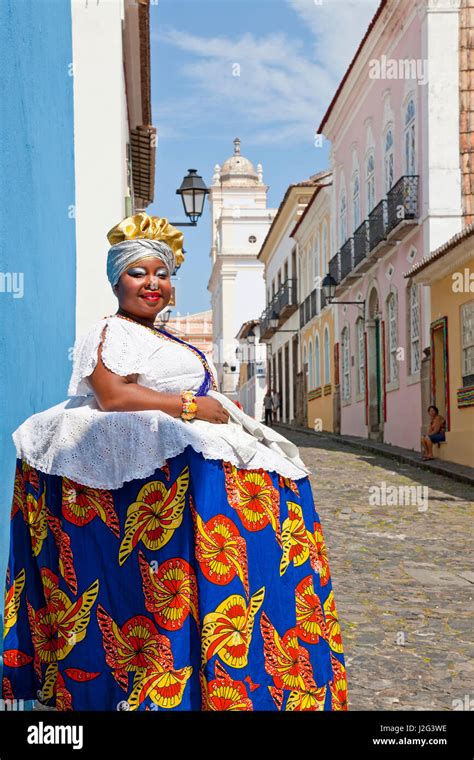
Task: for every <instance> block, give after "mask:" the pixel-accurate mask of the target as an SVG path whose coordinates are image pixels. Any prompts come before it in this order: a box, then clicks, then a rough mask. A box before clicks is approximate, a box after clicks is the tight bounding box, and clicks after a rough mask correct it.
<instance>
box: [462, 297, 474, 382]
mask: <svg viewBox="0 0 474 760" xmlns="http://www.w3.org/2000/svg"><path fill="white" fill-rule="evenodd" d="M461 361H462V384H463V387H464V388H465V387H466V386H468V385H474V301H469V303H465V304H463V305H462V306H461Z"/></svg>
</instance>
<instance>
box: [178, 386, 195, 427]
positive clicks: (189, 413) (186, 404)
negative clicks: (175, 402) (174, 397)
mask: <svg viewBox="0 0 474 760" xmlns="http://www.w3.org/2000/svg"><path fill="white" fill-rule="evenodd" d="M181 401H182V402H183V409H182V412H181V415H180V416H181V419H183V420H186V421H188V420H192V419H193V418H194V417H195V416H196V412H197V403H196V396H195V395H194V391H183V392H182V393H181Z"/></svg>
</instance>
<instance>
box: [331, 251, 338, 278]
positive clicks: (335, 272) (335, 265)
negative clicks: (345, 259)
mask: <svg viewBox="0 0 474 760" xmlns="http://www.w3.org/2000/svg"><path fill="white" fill-rule="evenodd" d="M340 262H341V256H340V253H339V251H338V252H337V253H336V255H335V256H333V257H332V259H329V274H330V275H331V277H333V279H334V280H335V281H336V282H340V281H341V263H340Z"/></svg>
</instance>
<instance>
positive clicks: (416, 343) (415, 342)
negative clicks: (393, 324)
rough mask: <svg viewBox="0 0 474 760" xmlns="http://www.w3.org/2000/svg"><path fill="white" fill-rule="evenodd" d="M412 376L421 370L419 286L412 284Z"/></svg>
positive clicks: (410, 299)
mask: <svg viewBox="0 0 474 760" xmlns="http://www.w3.org/2000/svg"><path fill="white" fill-rule="evenodd" d="M408 305H409V323H408V325H409V339H410V340H409V343H410V374H411V375H413V374H414V373H415V372H419V370H420V304H419V299H418V285H416V283H414V282H412V283H411V285H410V287H409V290H408Z"/></svg>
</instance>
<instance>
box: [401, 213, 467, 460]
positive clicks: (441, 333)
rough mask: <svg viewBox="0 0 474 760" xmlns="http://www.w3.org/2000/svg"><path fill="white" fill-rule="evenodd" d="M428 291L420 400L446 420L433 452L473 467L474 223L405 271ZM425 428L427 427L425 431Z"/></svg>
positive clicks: (426, 415) (409, 278)
mask: <svg viewBox="0 0 474 760" xmlns="http://www.w3.org/2000/svg"><path fill="white" fill-rule="evenodd" d="M405 276H406V277H407V278H408V280H412V281H414V282H415V283H422V284H423V285H429V287H430V290H431V315H430V344H429V350H427V351H426V357H425V359H424V360H423V361H424V362H425V363H426V372H425V373H424V375H425V377H426V380H427V382H426V385H425V386H422V395H421V405H422V413H423V417H424V423H425V426H426V425H427V424H428V414H427V409H428V406H429V405H430V404H435V405H436V406H437V407H438V409H439V412H440V414H441V415H442V416H443V417H444V418H445V420H446V444H444V443H441V444H440V445H439V448H436V447H435V449H434V456H436V457H439V458H440V459H446V460H448V461H450V462H457V463H458V464H464V465H468V466H469V467H473V466H474V223H471V224H470V225H468V226H467V227H465V229H464V230H463V231H462V232H460V233H458V234H457V235H454V236H453V237H452V238H451V240H448V242H447V243H445V244H444V245H442V246H440V247H439V248H437V249H436V250H435V251H433V253H432V254H431V255H430V256H427V257H426V258H424V259H422V260H421V261H420V262H418V263H417V264H415V266H413V267H412V269H410V271H409V272H408V273H407V274H406V275H405ZM425 432H426V431H425Z"/></svg>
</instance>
